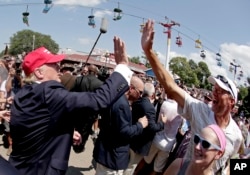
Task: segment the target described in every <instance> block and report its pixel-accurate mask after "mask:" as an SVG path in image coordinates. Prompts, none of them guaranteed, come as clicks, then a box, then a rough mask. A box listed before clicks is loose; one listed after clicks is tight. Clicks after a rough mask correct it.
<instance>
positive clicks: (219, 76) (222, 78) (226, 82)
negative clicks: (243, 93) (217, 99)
mask: <svg viewBox="0 0 250 175" xmlns="http://www.w3.org/2000/svg"><path fill="white" fill-rule="evenodd" d="M216 78H217V79H219V80H220V81H222V82H223V83H224V84H226V85H227V86H228V87H229V89H230V91H231V94H232V95H233V97H234V98H235V96H234V93H233V89H232V87H231V85H230V84H229V82H228V80H227V79H226V78H225V77H224V76H222V75H217V77H216Z"/></svg>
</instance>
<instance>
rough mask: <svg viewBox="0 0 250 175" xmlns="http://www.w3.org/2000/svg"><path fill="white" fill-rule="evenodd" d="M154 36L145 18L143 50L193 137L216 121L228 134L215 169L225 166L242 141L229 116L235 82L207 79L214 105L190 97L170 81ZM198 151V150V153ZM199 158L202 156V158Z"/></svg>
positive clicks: (188, 152)
mask: <svg viewBox="0 0 250 175" xmlns="http://www.w3.org/2000/svg"><path fill="white" fill-rule="evenodd" d="M153 39H154V22H153V21H152V20H148V21H147V22H146V24H145V26H144V29H143V34H142V38H141V45H142V49H143V50H144V53H145V55H146V57H147V58H148V60H149V62H150V64H151V66H152V69H153V71H154V73H155V75H156V77H157V79H158V80H159V81H160V83H161V85H162V86H163V87H164V89H165V92H166V94H167V95H168V97H169V98H171V99H174V100H175V101H176V102H177V103H178V106H179V109H178V110H179V114H180V115H182V116H183V117H185V118H186V119H187V120H189V121H190V124H191V131H192V138H191V139H193V136H194V133H198V134H200V132H201V130H202V128H204V127H206V126H208V125H210V124H217V125H218V126H219V127H220V128H222V129H223V131H224V132H225V135H226V137H227V146H226V150H225V153H224V155H223V157H222V158H221V159H219V160H218V161H216V165H215V167H214V171H215V172H218V171H220V170H222V171H221V172H222V174H225V172H226V170H225V169H224V168H225V167H226V165H227V161H228V160H229V159H230V158H231V157H232V156H233V155H234V154H236V153H237V152H238V150H239V147H240V144H241V142H242V139H243V138H242V134H241V131H240V129H239V128H238V126H237V124H236V123H235V121H234V120H233V119H232V117H231V114H230V112H231V110H232V109H233V107H234V105H235V104H236V102H237V89H236V87H235V84H234V83H233V82H232V81H231V80H230V79H228V78H226V77H224V76H221V75H219V76H217V77H212V76H210V77H209V78H208V81H209V82H210V83H212V84H213V85H214V87H213V91H212V92H213V104H212V108H210V107H209V106H208V105H207V104H205V103H204V102H202V101H199V100H196V99H194V98H192V97H191V96H190V95H189V94H187V93H186V92H185V91H184V90H183V89H181V88H180V87H179V86H178V85H177V84H176V83H175V81H174V80H173V78H172V77H171V75H170V73H169V72H168V71H166V69H165V68H164V67H163V66H162V64H161V63H160V61H159V59H158V58H157V55H156V54H155V52H154V50H153V48H152V46H153ZM192 144H193V142H190V144H189V147H188V150H187V152H186V156H185V157H186V158H189V159H191V158H192V157H191V156H192V155H193V149H192V148H193V146H192ZM197 154H198V153H197ZM201 158H202V157H201Z"/></svg>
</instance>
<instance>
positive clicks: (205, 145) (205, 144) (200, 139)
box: [194, 134, 221, 151]
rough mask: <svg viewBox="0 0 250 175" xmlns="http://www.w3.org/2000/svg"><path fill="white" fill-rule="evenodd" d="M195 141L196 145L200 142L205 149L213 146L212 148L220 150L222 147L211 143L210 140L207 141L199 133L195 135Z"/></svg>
mask: <svg viewBox="0 0 250 175" xmlns="http://www.w3.org/2000/svg"><path fill="white" fill-rule="evenodd" d="M194 143H195V144H196V145H198V143H200V144H201V146H202V148H203V149H207V150H208V149H209V148H211V147H212V148H214V149H216V150H219V151H220V150H221V148H220V147H219V146H218V145H215V144H212V143H210V142H209V141H207V140H205V139H203V138H202V137H200V136H199V135H198V134H195V135H194Z"/></svg>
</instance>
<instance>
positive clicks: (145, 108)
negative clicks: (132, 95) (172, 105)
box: [124, 82, 164, 175]
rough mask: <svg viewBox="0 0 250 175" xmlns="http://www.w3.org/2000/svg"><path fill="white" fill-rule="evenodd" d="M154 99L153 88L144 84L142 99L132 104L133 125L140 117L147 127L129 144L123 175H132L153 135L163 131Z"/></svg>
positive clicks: (147, 151)
mask: <svg viewBox="0 0 250 175" xmlns="http://www.w3.org/2000/svg"><path fill="white" fill-rule="evenodd" d="M154 99H155V88H154V85H153V84H152V83H149V82H147V83H145V86H144V91H143V95H142V98H139V99H138V100H137V101H135V102H134V103H133V104H132V116H133V124H134V123H135V122H136V121H137V120H138V118H140V117H142V116H146V117H147V119H148V126H147V127H146V128H144V129H143V132H142V134H140V135H138V136H136V137H134V138H133V139H132V140H131V143H130V148H131V149H130V161H129V167H128V168H127V169H126V171H125V172H124V174H125V175H132V174H133V172H134V169H135V168H136V166H137V164H138V163H139V162H140V161H141V160H142V158H143V156H147V155H148V153H149V150H150V147H151V144H152V141H153V138H154V136H155V133H156V132H158V131H161V130H163V129H164V123H163V122H159V123H157V118H156V110H155V108H154V105H153V102H154Z"/></svg>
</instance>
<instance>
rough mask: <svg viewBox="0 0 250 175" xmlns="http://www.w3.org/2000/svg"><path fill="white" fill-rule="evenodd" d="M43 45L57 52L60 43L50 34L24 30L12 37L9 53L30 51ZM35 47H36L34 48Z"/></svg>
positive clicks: (15, 53)
mask: <svg viewBox="0 0 250 175" xmlns="http://www.w3.org/2000/svg"><path fill="white" fill-rule="evenodd" d="M41 46H44V47H46V48H47V49H48V50H50V51H51V52H52V53H57V52H58V50H59V45H58V44H57V43H56V42H55V41H54V40H53V39H51V37H50V36H49V35H44V34H41V33H38V32H34V31H32V30H22V31H19V32H17V33H15V34H14V35H13V36H12V37H10V47H9V54H10V55H17V54H21V53H23V52H26V53H28V52H30V51H32V50H33V49H36V48H39V47H41ZM33 47H34V48H33Z"/></svg>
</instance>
